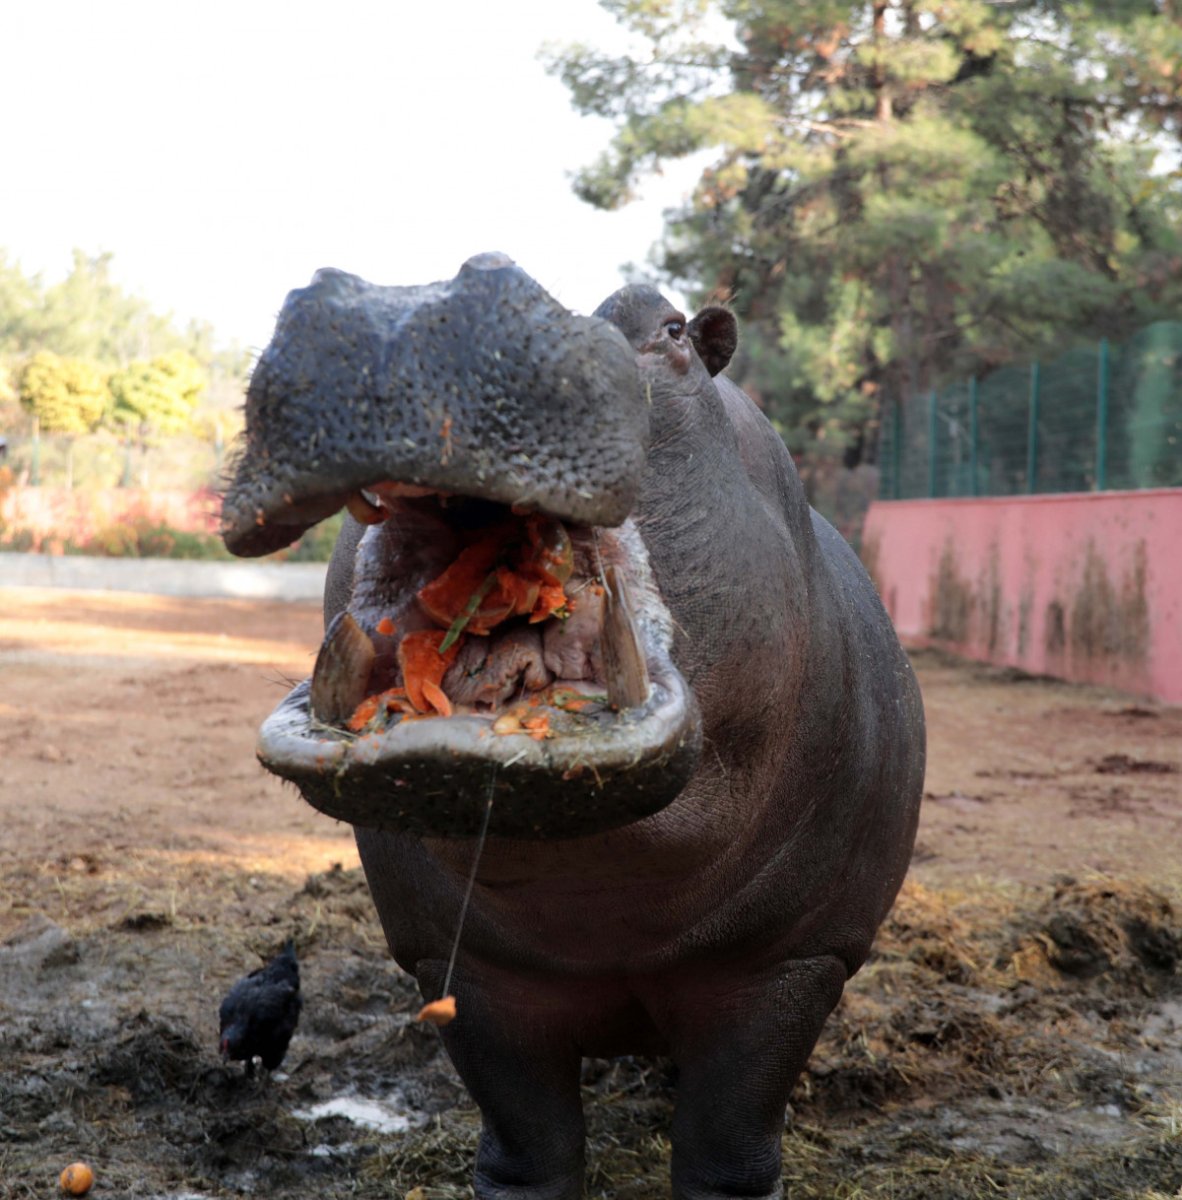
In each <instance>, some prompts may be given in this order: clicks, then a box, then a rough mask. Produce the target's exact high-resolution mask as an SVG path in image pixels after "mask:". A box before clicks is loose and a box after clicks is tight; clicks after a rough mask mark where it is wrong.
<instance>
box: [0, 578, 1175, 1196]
mask: <svg viewBox="0 0 1182 1200" xmlns="http://www.w3.org/2000/svg"><path fill="white" fill-rule="evenodd" d="M319 622H320V618H319V614H318V613H317V612H316V610H315V609H314V608H313V607H311V606H302V605H276V604H268V603H255V602H246V601H209V600H189V601H182V600H175V599H164V598H151V597H141V596H135V595H127V594H123V595H113V594H103V593H90V594H81V593H74V594H69V593H62V592H43V591H36V590H32V589H19V590H18V589H9V590H2V589H0V820H2V826H0V828H2V830H3V832H2V834H0V1196H3V1197H10V1196H14V1197H16V1196H20V1197H23V1196H29V1197H45V1196H50V1195H53V1194H55V1189H56V1182H55V1181H56V1178H57V1175H58V1172H59V1171H60V1170H61V1169H62V1167H63V1166H64V1165H65V1164H67V1163H69V1162H71V1161H74V1160H76V1159H84V1160H86V1161H88V1162H89V1163H91V1164H92V1165H93V1167H94V1169H95V1172H96V1176H97V1183H96V1185H95V1188H94V1193H93V1194H94V1195H95V1196H100V1197H101V1196H135V1197H178V1198H179V1197H194V1196H209V1197H213V1196H275V1197H289V1196H290V1197H297V1196H299V1197H304V1196H308V1195H317V1196H323V1197H346V1196H351V1197H354V1196H355V1197H370V1196H373V1197H378V1196H382V1197H387V1196H394V1197H400V1198H401V1197H403V1196H405V1195H406V1193H408V1192H410V1191H411V1190H412V1189H414V1188H422V1189H424V1192H423V1193H422V1196H424V1197H425V1198H426V1200H435V1198H439V1200H442V1198H444V1197H462V1196H467V1195H469V1194H470V1192H469V1189H468V1182H467V1181H468V1177H469V1172H470V1165H471V1158H472V1152H473V1148H474V1143H475V1138H476V1132H477V1117H476V1114H475V1111H474V1109H473V1108H472V1106H471V1105H470V1104H469V1102H468V1101H467V1099H466V1097H465V1094H464V1092H463V1089H462V1088H461V1087H460V1086H459V1084H458V1081H457V1079H456V1077H455V1075H454V1073H453V1072H452V1071H451V1069H450V1067H449V1066H448V1064H447V1062H446V1060H445V1059H444V1058H443V1057H442V1056H441V1054H440V1053H439V1051H438V1043H437V1038H436V1035H435V1033H434V1032H433V1031H432V1030H431V1029H428V1028H424V1027H422V1026H419V1025H416V1024H415V1023H413V1021H412V1020H411V1019H410V1018H411V1016H412V1015H413V1013H414V1012H415V1011H416V1009H417V1006H418V1003H419V1001H418V996H417V993H416V991H415V988H414V987H413V985H412V984H411V983H410V982H409V981H408V980H407V978H406V977H405V976H403V975H402V974H401V973H400V972H399V971H398V970H397V968H395V967H394V966H393V964H392V963H391V962H390V961H389V960H388V958H387V956H386V953H385V948H384V944H383V942H382V939H381V936H380V933H379V931H378V927H377V924H376V921H375V919H374V916H373V913H372V911H371V907H370V903H369V899H368V895H367V893H366V891H365V885H364V882H363V881H362V879H361V877H360V874H359V871H358V868H357V858H356V853H355V851H354V849H353V844H352V841H351V838H350V836H349V832H348V830H347V829H346V828H344V827H342V826H338V825H336V824H334V823H333V822H332V821H330V820H328V819H327V818H324V817H321V816H319V815H318V814H316V813H315V812H313V811H312V810H311V809H309V808H307V807H306V806H304V805H303V803H302V801H301V800H300V799H299V797H298V795H296V794H295V793H294V792H293V791H291V790H289V789H285V788H284V787H282V786H281V785H280V784H278V783H277V782H276V781H274V780H273V779H271V778H269V777H268V776H266V775H265V774H264V773H263V772H262V770H261V769H260V768H259V767H258V766H257V765H256V764H255V761H254V758H253V743H254V735H255V729H256V727H257V725H258V722H259V720H260V719H261V717H262V716H263V715H264V714H265V713H266V712H268V711H270V709H271V707H272V706H273V705H274V704H275V703H276V702H277V700H278V699H279V697H280V695H281V692H282V690H283V688H284V686H285V680H287V679H289V678H291V677H295V676H302V675H303V674H306V673H307V671H308V670H309V668H310V664H311V651H312V648H313V647H314V646H315V645H316V643H317V640H318V636H319ZM916 665H917V668H918V671H919V675H920V680H921V683H922V685H923V690H924V695H925V699H926V704H927V709H928V716H929V725H930V769H929V776H928V783H927V795H926V802H925V805H924V811H923V819H922V825H921V829H920V833H919V844H918V847H917V851H916V856H915V862H914V866H913V868H912V872H911V877H910V880H909V882H908V884H907V886H906V888H905V890H904V893H903V895H902V897H901V898H900V901H899V903H898V904H897V906H896V908H895V911H894V913H893V915H892V917H891V918H890V920H889V922H888V924H887V925H886V927H885V928H884V930H883V931H882V934H881V935H880V938H879V941H878V943H877V947H876V950H875V954H874V956H873V958H872V960H871V962H870V963H869V964H868V965H867V966H866V967H865V968H864V969H863V970H862V972H861V973H860V974H859V975H858V976H857V977H856V978H855V979H854V981H853V982H852V983H851V985H850V987H849V988H848V989H847V993H846V996H845V998H844V1000H843V1001H842V1003H841V1006H840V1007H839V1009H838V1011H837V1013H836V1014H835V1015H834V1017H833V1018H832V1019H831V1021H830V1022H829V1025H828V1026H827V1028H826V1031H825V1034H824V1037H823V1039H822V1041H821V1044H820V1045H819V1047H818V1049H817V1051H816V1053H815V1054H814V1056H813V1060H812V1063H811V1065H810V1067H809V1070H808V1072H807V1073H806V1075H805V1076H804V1078H803V1079H802V1080H801V1083H800V1084H799V1086H798V1088H797V1091H796V1094H795V1097H794V1101H793V1111H792V1113H791V1119H790V1121H789V1125H788V1128H787V1130H786V1132H785V1158H784V1163H785V1166H784V1172H785V1184H786V1188H787V1191H788V1193H789V1195H790V1196H793V1197H838V1198H848V1200H852V1198H854V1197H875V1198H878V1197H883V1198H885V1197H892V1198H895V1200H900V1198H907V1197H916V1198H918V1197H925V1198H928V1200H932V1198H934V1200H952V1198H954V1197H985V1196H989V1197H995V1196H998V1195H1005V1196H1016V1197H1039V1198H1042V1197H1052V1198H1056V1197H1078V1198H1080V1200H1083V1198H1085V1197H1086V1198H1088V1200H1093V1198H1096V1197H1130V1198H1137V1200H1161V1198H1163V1197H1171V1196H1177V1195H1182V966H1180V959H1182V868H1180V867H1179V849H1180V847H1182V774H1180V773H1179V771H1180V768H1182V710H1179V709H1163V708H1160V707H1158V706H1155V705H1153V704H1151V703H1147V702H1145V701H1138V700H1134V699H1131V698H1129V697H1125V696H1119V695H1117V694H1115V693H1108V692H1103V691H1099V690H1096V689H1090V688H1079V687H1071V686H1067V685H1063V684H1058V683H1053V682H1049V681H1045V680H1030V679H1028V678H1025V677H1021V676H1015V675H1013V674H1012V673H1007V672H1002V671H997V670H991V669H985V668H981V667H976V666H966V665H958V664H956V663H954V662H952V661H950V660H945V659H942V658H939V657H937V656H934V655H931V654H923V655H919V656H918V657H917V660H916ZM288 934H294V936H295V939H296V942H297V945H298V948H299V952H300V955H301V958H302V960H303V964H304V993H305V1010H304V1015H303V1019H302V1021H301V1024H300V1028H299V1031H298V1032H297V1034H296V1037H295V1039H294V1041H293V1042H292V1045H291V1049H290V1051H289V1053H288V1056H287V1059H286V1061H285V1062H284V1064H283V1067H282V1069H281V1070H280V1071H279V1072H277V1073H276V1074H275V1076H274V1077H272V1079H271V1080H270V1081H269V1082H268V1083H259V1082H253V1081H248V1080H246V1079H245V1078H244V1077H243V1075H242V1073H241V1068H227V1067H225V1066H223V1065H222V1063H221V1061H220V1059H219V1058H218V1055H217V1046H216V1042H217V1024H216V1022H217V1006H218V1001H219V999H220V997H221V995H222V994H223V992H224V991H225V989H226V988H227V986H228V985H229V984H230V982H231V981H232V980H233V979H235V978H236V977H237V976H239V975H240V974H242V973H243V972H244V971H245V970H247V969H249V968H252V967H254V966H256V965H257V964H258V963H259V962H260V961H261V958H262V957H263V956H266V955H269V954H270V953H272V952H273V951H274V950H276V949H277V948H278V946H279V945H280V943H281V942H282V940H283V938H284V937H285V936H286V935H288ZM770 1052H773V1048H771V1047H769V1053H770ZM670 1084H671V1079H670V1075H669V1071H668V1069H667V1066H666V1064H663V1063H655V1064H650V1063H643V1062H639V1061H622V1062H615V1063H608V1062H600V1061H594V1062H590V1063H588V1064H587V1069H586V1075H585V1085H586V1098H587V1107H588V1112H589V1129H590V1142H589V1154H588V1159H589V1175H588V1194H589V1195H590V1196H592V1197H608V1196H619V1197H636V1198H641V1197H644V1198H647V1197H650V1196H654V1197H655V1196H662V1195H667V1194H668V1183H667V1180H668V1156H669V1145H668V1141H667V1139H666V1131H667V1129H668V1124H669V1111H670V1095H671V1091H670ZM416 1200H421V1197H416Z"/></svg>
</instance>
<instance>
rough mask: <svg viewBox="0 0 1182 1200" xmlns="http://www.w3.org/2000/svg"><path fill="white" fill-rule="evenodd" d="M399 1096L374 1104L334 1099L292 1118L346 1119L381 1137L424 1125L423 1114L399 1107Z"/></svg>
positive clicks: (355, 1098)
mask: <svg viewBox="0 0 1182 1200" xmlns="http://www.w3.org/2000/svg"><path fill="white" fill-rule="evenodd" d="M401 1099H402V1098H401V1096H398V1095H397V1094H395V1095H393V1096H391V1097H389V1098H388V1099H387V1100H371V1099H368V1098H366V1097H364V1096H334V1097H333V1098H332V1099H331V1100H324V1101H322V1102H321V1103H319V1104H313V1105H312V1106H311V1107H310V1108H298V1109H296V1110H294V1111H293V1113H292V1116H293V1117H298V1118H299V1119H300V1120H301V1121H319V1120H321V1119H322V1118H324V1117H344V1118H345V1120H346V1121H352V1122H353V1124H354V1125H360V1126H362V1127H363V1128H365V1129H374V1130H376V1131H377V1132H378V1133H407V1132H408V1131H409V1130H411V1129H416V1128H418V1127H419V1126H420V1125H422V1124H423V1120H424V1118H423V1116H422V1114H421V1113H415V1112H413V1111H408V1110H407V1109H406V1108H404V1107H403V1106H402V1104H401V1103H400V1101H401Z"/></svg>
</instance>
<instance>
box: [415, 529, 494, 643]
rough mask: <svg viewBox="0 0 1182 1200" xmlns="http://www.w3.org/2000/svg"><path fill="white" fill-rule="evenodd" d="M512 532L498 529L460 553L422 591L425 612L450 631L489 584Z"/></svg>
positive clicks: (420, 594) (420, 598) (420, 596)
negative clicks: (488, 580)
mask: <svg viewBox="0 0 1182 1200" xmlns="http://www.w3.org/2000/svg"><path fill="white" fill-rule="evenodd" d="M509 536H510V531H509V530H508V529H507V527H505V526H497V527H496V528H495V529H494V530H493V531H492V532H491V533H487V534H485V535H484V536H483V537H481V538H480V539H479V540H478V541H475V542H473V543H472V544H471V545H470V546H467V547H465V548H464V549H463V550H461V551H460V553H459V555H458V557H457V558H456V559H455V561H454V562H453V563H452V564H451V566H450V567H448V568H447V570H446V571H444V572H443V574H442V575H438V576H436V577H435V578H434V579H432V580H431V582H430V583H428V584H426V586H424V587H421V588H420V589H419V593H418V596H419V603H420V604H421V605H422V606H423V611H424V612H425V613H427V615H428V616H430V617H431V619H432V620H433V621H437V622H438V623H439V624H440V625H442V626H443V627H444V628H447V626H449V625H450V624H451V623H452V622H453V621H454V620H455V619H456V618H457V617H458V616H459V615H460V614H461V613H462V612H463V611H464V608H465V606H466V605H467V604H468V603H469V601H470V600H471V598H472V596H473V595H474V594H475V593H476V592H477V590H478V589H479V588H480V587H481V586H482V585H483V584H484V583H485V581H486V580H487V578H488V576H489V573H490V572H492V571H493V569H494V568H495V567H496V565H497V561H498V560H499V559H501V558H502V557H503V556H504V554H505V551H506V546H507V542H508V540H509Z"/></svg>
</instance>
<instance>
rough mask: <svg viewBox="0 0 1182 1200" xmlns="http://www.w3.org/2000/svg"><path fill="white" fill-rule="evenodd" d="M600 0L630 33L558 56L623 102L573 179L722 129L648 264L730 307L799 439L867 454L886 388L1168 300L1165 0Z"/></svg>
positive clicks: (974, 369) (601, 182)
mask: <svg viewBox="0 0 1182 1200" xmlns="http://www.w3.org/2000/svg"><path fill="white" fill-rule="evenodd" d="M606 7H609V9H610V11H612V12H613V14H614V15H616V16H617V18H618V19H619V20H620V21H621V23H623V24H625V25H626V26H627V27H628V28H629V29H630V30H631V31H632V33H633V34H634V35H635V36H636V37H638V38H640V39H643V40H644V41H645V42H646V43H647V45H646V47H645V49H644V50H643V51H638V52H637V53H634V54H632V55H624V56H619V57H614V58H613V57H610V56H606V55H604V54H602V53H599V52H596V51H593V50H590V49H588V48H586V47H582V46H572V47H568V48H566V49H565V50H562V51H560V52H557V53H555V52H551V53H550V55H549V65H550V69H551V70H552V71H553V72H555V73H557V74H558V75H559V76H560V77H561V78H562V79H563V80H564V82H565V83H566V84H567V86H568V87H569V88H570V90H571V95H572V99H573V101H574V103H575V106H576V108H578V109H579V110H581V111H583V112H588V113H597V114H599V115H602V116H607V117H610V118H612V119H614V120H615V121H616V122H617V133H616V136H615V138H614V139H613V141H612V144H611V146H610V148H609V149H608V150H607V151H606V152H605V154H604V155H603V156H601V158H600V159H599V160H598V161H597V162H596V163H594V164H593V165H592V166H590V167H589V168H587V169H586V170H585V171H583V172H582V173H581V174H580V175H579V176H578V178H577V179H576V182H575V189H576V192H577V193H578V194H579V195H581V196H582V197H583V198H584V199H586V200H588V201H590V202H592V203H595V204H598V205H600V206H603V207H614V206H616V205H619V204H621V203H624V202H626V201H627V200H628V199H629V198H630V197H631V196H632V195H633V194H634V192H635V189H636V187H637V185H638V182H639V180H640V179H641V178H642V176H643V175H644V174H645V173H646V172H648V171H651V170H654V169H658V168H659V166H660V164H661V163H662V162H663V161H665V160H667V159H669V158H671V157H676V156H681V155H685V154H687V153H689V152H691V151H693V150H697V149H700V148H703V147H712V148H714V149H715V151H716V157H715V160H714V161H713V163H712V164H711V165H710V167H709V168H707V169H706V170H705V171H704V172H703V174H702V176H701V179H700V180H699V183H698V186H697V189H696V191H695V193H694V195H693V197H692V200H691V201H690V202H689V203H688V204H687V205H686V206H685V207H684V208H683V209H682V210H680V211H678V212H676V213H674V214H672V215H671V217H670V219H669V221H668V225H667V235H666V238H665V241H664V243H663V245H662V246H661V247H660V248H659V249H658V251H657V252H656V256H655V265H656V266H657V268H658V270H659V271H660V272H661V274H662V275H663V276H664V277H665V278H666V279H668V280H669V281H670V282H673V283H675V284H678V285H680V286H681V287H682V288H684V289H686V290H687V291H689V292H690V293H691V294H692V295H693V296H694V297H695V299H697V300H706V299H717V298H719V297H721V298H723V299H726V300H729V302H730V303H731V304H732V305H733V307H734V308H735V309H736V311H737V313H738V315H739V316H740V317H741V318H742V319H743V323H744V328H745V344H744V349H743V353H742V354H741V356H740V358H739V360H738V362H737V363H736V366H735V368H734V373H736V374H738V375H739V376H741V381H742V382H744V383H745V384H747V385H749V386H750V387H751V388H752V390H753V391H755V392H756V393H757V394H758V396H759V397H760V398H761V400H762V401H763V403H764V404H765V407H766V408H767V409H768V411H769V414H770V415H771V416H772V417H773V419H774V420H775V421H776V422H777V424H778V425H779V427H780V428H781V430H782V431H783V432H784V434H785V436H786V437H787V438H788V440H789V444H790V445H791V446H792V447H793V449H794V450H797V451H804V452H807V453H810V454H814V455H823V456H824V455H829V454H832V453H844V454H845V455H846V457H847V459H849V460H851V461H857V460H858V458H860V457H870V458H873V456H874V451H875V447H876V445H877V441H878V429H879V423H880V420H881V409H882V407H883V405H884V404H890V403H894V402H895V401H896V400H897V398H899V397H902V396H905V395H908V394H911V393H914V392H917V391H922V390H925V389H927V388H929V387H931V386H934V385H935V384H937V383H939V382H940V381H941V380H944V379H948V378H955V377H963V376H965V375H968V374H978V375H982V376H984V375H987V374H988V373H989V372H990V371H992V370H994V369H996V368H997V367H999V366H1002V365H1004V364H1006V363H1010V362H1015V361H1024V362H1028V361H1030V359H1032V358H1034V357H1038V356H1046V355H1050V354H1053V353H1056V352H1058V351H1059V350H1061V349H1062V348H1064V347H1065V346H1067V345H1070V344H1072V343H1074V342H1077V341H1079V340H1080V339H1081V338H1095V337H1099V336H1110V337H1121V336H1124V335H1126V334H1127V333H1128V332H1129V331H1130V330H1131V329H1132V328H1134V327H1135V326H1137V325H1141V324H1145V323H1147V322H1148V321H1151V320H1154V319H1156V318H1158V317H1160V316H1162V315H1165V314H1168V313H1170V312H1171V311H1173V312H1176V311H1178V309H1179V307H1182V181H1180V179H1179V177H1178V176H1177V175H1176V174H1175V175H1174V176H1170V175H1168V174H1165V173H1163V172H1160V171H1156V170H1155V160H1156V158H1157V156H1158V151H1159V150H1160V148H1161V145H1162V143H1161V138H1162V135H1163V134H1165V135H1169V136H1174V137H1176V136H1177V135H1178V133H1179V128H1180V120H1182V19H1180V18H1179V17H1176V16H1174V15H1172V13H1171V10H1169V9H1168V8H1167V9H1165V10H1162V9H1160V7H1158V6H1155V5H1153V4H1151V3H1148V2H1146V3H1134V2H1133V0H1128V2H1127V3H1120V4H1103V5H1102V4H1099V3H1098V2H1097V3H1095V4H1084V5H1059V4H1047V3H1045V0H1011V2H1009V3H1006V4H989V3H985V2H984V0H877V2H865V0H864V2H861V3H855V2H850V0H712V2H708V0H702V2H701V3H688V2H687V3H683V4H677V3H673V2H672V0H611V3H610V4H609V5H607V6H606ZM724 26H725V28H724ZM720 29H722V30H723V31H724V33H725V32H727V31H729V33H730V35H731V36H715V37H714V38H713V40H711V39H710V38H708V37H707V36H706V35H705V31H711V32H714V33H717V32H718V31H719V30H720ZM1154 139H1157V140H1154Z"/></svg>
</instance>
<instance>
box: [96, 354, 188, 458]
mask: <svg viewBox="0 0 1182 1200" xmlns="http://www.w3.org/2000/svg"><path fill="white" fill-rule="evenodd" d="M206 379H207V376H206V373H205V371H204V370H203V369H202V368H201V365H200V364H199V363H198V362H197V360H196V359H195V358H194V357H193V356H192V355H191V354H189V353H188V352H187V351H185V350H174V351H172V352H170V353H169V354H162V355H160V356H159V357H158V358H154V359H152V360H151V361H144V360H137V361H135V362H132V363H130V364H129V365H128V366H127V367H125V368H124V369H123V370H122V371H117V372H116V373H115V374H114V375H112V376H111V385H110V386H111V396H112V398H113V401H114V405H113V408H112V409H111V420H112V422H113V423H114V424H116V425H121V426H125V427H126V428H128V429H131V430H133V431H135V432H136V433H137V434H138V435H139V436H140V437H141V438H143V437H145V436H147V434H148V433H152V434H160V435H168V434H177V433H187V432H190V431H191V430H192V429H193V427H194V414H195V412H196V408H197V402H198V400H199V399H200V397H201V393H202V391H203V390H204V388H205V385H206Z"/></svg>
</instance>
